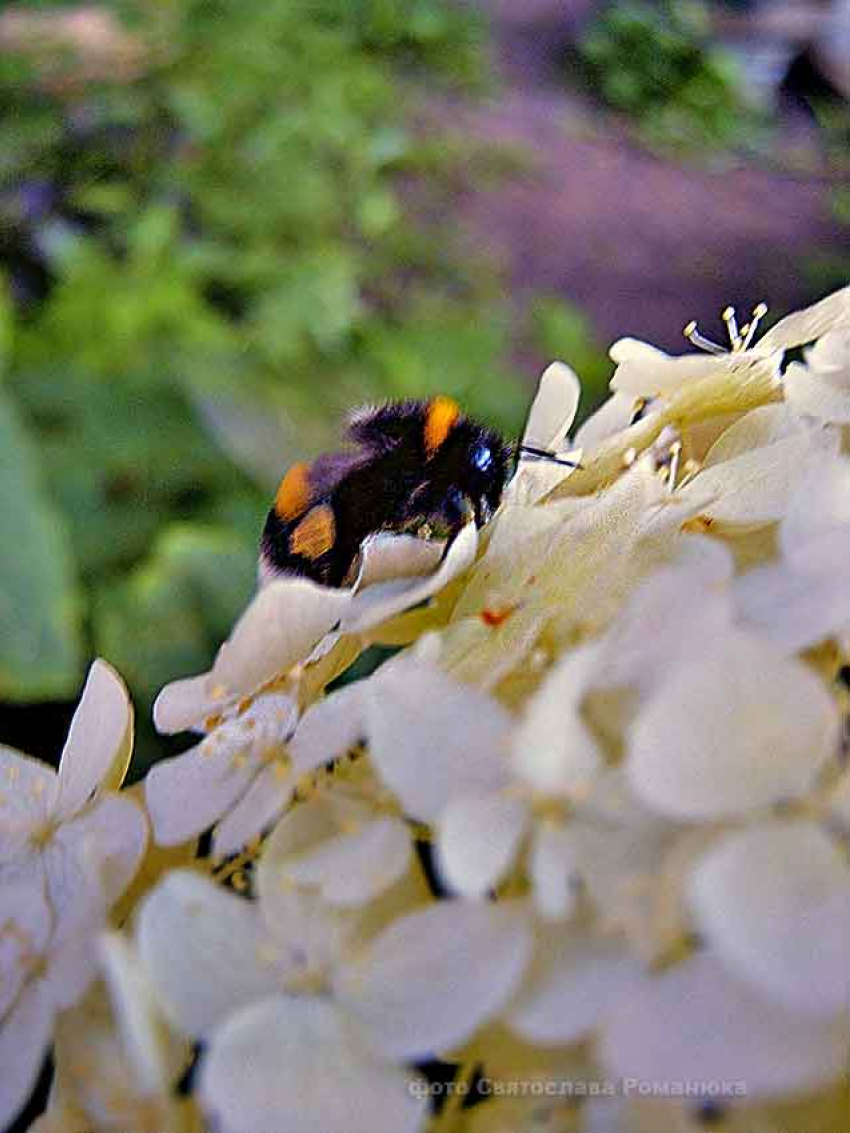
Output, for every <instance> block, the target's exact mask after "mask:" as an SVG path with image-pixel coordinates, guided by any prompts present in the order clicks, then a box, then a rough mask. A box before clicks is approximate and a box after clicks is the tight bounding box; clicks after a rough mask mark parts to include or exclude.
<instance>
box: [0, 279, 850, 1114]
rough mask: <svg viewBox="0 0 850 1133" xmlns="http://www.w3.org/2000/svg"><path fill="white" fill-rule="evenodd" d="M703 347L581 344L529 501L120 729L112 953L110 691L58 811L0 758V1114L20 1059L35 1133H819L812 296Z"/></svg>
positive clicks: (837, 710) (75, 747)
mask: <svg viewBox="0 0 850 1133" xmlns="http://www.w3.org/2000/svg"><path fill="white" fill-rule="evenodd" d="M724 318H725V321H726V323H727V327H728V330H729V338H730V344H729V345H730V347H731V349H729V350H723V349H721V348H719V347H717V346H714V344H711V343H708V342H707V340H705V339H703V338H702V336H701V335H700V334H699V333H698V332H697V331H696V329H695V328H694V327H691V328H689V335H690V338H691V341H692V343H693V344H694V345H696V346H700V347H702V348H704V349H705V350H706V351H707V352H706V353H704V354H703V355H695V354H687V355H684V356H682V357H679V358H674V357H671V356H668V355H663V354H662V353H661V352H660V351H657V350H655V349H654V348H653V347H650V346H647V345H646V344H643V343H639V342H636V341H634V340H621V341H620V342H619V343H617V344H615V346H614V347H613V348H612V354H613V357H614V359H615V361H616V362H617V369H616V372H615V375H614V379H613V390H614V392H613V395H612V397H611V398H610V399H609V400H608V402H606V403H605V404H604V405H603V406H602V407H601V408H600V409H599V410H598V411H597V412H596V413H595V414H594V415H593V416H591V417H590V418H589V419H588V420H587V421H586V422H584V423H583V424H582V426H581V427H580V428H579V430H578V431H577V432H576V433H575V435H574V437H573V439H572V441H570V440H569V439H568V435H569V433H570V430H572V429H573V425H574V420H575V416H576V410H577V407H578V403H579V383H578V380H577V378H576V376H575V375H574V374H573V373H572V371H571V370H570V369H569V367H567V366H566V365H564V364H561V363H556V364H554V365H553V366H551V367H550V368H549V369H548V370H547V371H546V372H545V374H544V375H543V378H542V379H541V384H540V389H539V391H538V395H537V398H536V399H535V402H534V404H533V406H532V410H531V413H530V415H529V420H528V423H527V425H526V429H525V433H524V438H523V443H524V444H525V445H526V446H528V449H530V450H534V449H546V450H548V451H551V452H554V453H555V454H556V455H557V456H559V458H560V459H561V460H562V461H564V463H557V462H544V461H541V460H539V459H535V458H534V453H533V452H528V453H526V454H525V456H524V457H523V459H521V460H520V462H519V465H518V470H517V474H516V476H515V478H514V480H513V482H512V483H511V484H510V485H509V487H508V489H507V491H506V493H505V497H504V501H503V504H502V507H501V508H500V510H499V512H498V513H497V514H496V516H495V517H494V519H493V520H492V522H491V523H490V524H488V525H487V527H486V528H485V529H484V530H483V531H482V532H480V533H479V532H477V531H476V529H475V528H474V527H473V526H469V527H467V528H465V529H464V530H463V531H462V532H461V533H460V534H459V535H458V536H457V538H456V539H454V540H453V541H452V542H451V543H450V545H449V546H443V545H434V544H430V543H427V542H425V541H423V540H420V539H413V538H411V537H409V536H387V535H385V534H381V535H379V536H377V537H375V538H374V539H373V540H370V541H369V542H368V543H367V544H366V545H365V546H364V548H363V549H362V555H361V570H360V575H359V577H358V579H357V581H356V583H355V584H354V585H353V586H352V587H351V588H349V589H343V590H330V589H327V588H323V587H318V586H315V585H314V584H313V583H307V582H304V581H303V580H297V579H278V580H275V581H271V582H267V583H265V584H263V585H262V586H261V588H260V590H259V592H258V594H257V596H256V598H255V599H254V600H253V602H252V603H251V605H250V606H249V608H248V609H247V610H246V612H245V614H244V615H243V616H242V618H241V619H240V620H239V622H238V623H237V625H236V626H235V627H234V630H233V633H232V634H231V636H230V638H229V639H228V641H227V642H225V643H224V645H223V646H222V648H221V650H220V652H219V654H218V656H217V658H216V660H215V662H214V664H213V666H212V668H211V670H210V672H209V673H206V674H203V675H201V676H199V677H194V678H189V679H184V680H179V681H176V682H174V683H173V684H172V685H169V686H167V687H166V689H164V690H163V692H162V694H161V696H160V698H159V699H158V701H157V705H156V711H155V718H156V722H157V725H158V726H159V727H160V729H161V730H163V731H187V730H188V731H194V732H196V733H198V738H197V742H196V744H195V746H193V747H191V748H190V749H189V750H188V751H187V752H184V753H183V754H182V755H180V756H177V757H175V758H173V759H170V760H165V761H163V762H162V763H160V764H159V765H157V766H156V767H155V768H153V769H152V770H151V771H150V772H149V774H148V776H147V781H146V784H145V788H144V799H145V803H146V806H147V809H148V812H149V815H150V819H151V823H152V826H153V830H154V834H155V837H156V841H157V845H156V846H154V847H153V848H152V849H151V850H150V851H149V856H148V858H147V859H146V862H145V868H144V869H143V870H142V871H141V872H140V878H139V880H138V881H137V882H136V884H135V885H134V886H133V888H132V889H131V890H130V891H129V893H128V894H127V895H126V896H125V898H124V901H123V902H122V904H121V908H122V909H124V910H129V909H132V919H131V921H130V922H129V923H128V925H127V928H126V932H125V933H124V934H123V935H118V936H116V935H115V934H114V933H112V934H110V935H107V936H106V937H103V936H102V930H103V929H104V927H110V926H109V919H108V918H109V910H110V907H111V906H112V905H113V903H114V902H115V900H116V898H117V897H118V896H119V895H120V893H121V891H122V890H123V889H124V888H125V887H126V885H127V882H128V881H129V879H130V876H131V874H132V872H133V870H134V869H135V867H136V865H137V864H138V861H139V858H140V857H141V855H142V852H143V849H144V821H143V819H142V816H141V814H140V812H139V809H138V806H137V805H136V803H135V802H134V801H130V799H129V798H128V797H127V795H126V794H125V795H123V796H122V795H116V794H115V790H116V788H117V787H118V786H119V784H120V779H121V776H122V774H123V770H124V767H125V764H126V757H127V753H128V750H129V749H128V740H127V736H128V734H129V707H128V705H127V702H126V696H125V695H124V693H123V689H122V687H121V686H120V682H119V681H118V678H117V677H116V676H115V675H114V674H112V673H111V671H110V670H108V668H107V667H106V666H104V665H102V664H100V665H98V666H96V667H95V668H94V669H93V670H92V674H91V676H90V680H89V685H88V686H87V689H86V693H85V695H84V698H83V702H82V704H81V706H80V709H79V712H78V716H77V718H75V722H74V726H73V727H72V733H71V737H70V738H69V742H68V745H67V747H66V752H65V753H64V755H63V758H62V763H61V765H60V770H59V772H58V774H55V773H53V772H52V771H49V770H48V769H46V768H42V767H41V765H39V764H37V763H35V761H31V760H28V759H26V757H23V756H20V755H18V753H12V752H8V751H6V750H0V774H3V773H4V772H3V768H4V767H5V768H6V772H5V773H6V779H7V782H6V783H4V785H3V789H2V804H0V823H2V825H0V879H2V880H3V881H4V883H5V886H4V890H3V893H2V895H0V906H2V911H1V912H0V975H2V977H3V979H2V981H0V1012H2V1014H0V1021H2V1023H1V1024H0V1054H2V1058H0V1064H2V1066H3V1068H4V1074H5V1075H7V1077H4V1078H3V1080H2V1081H3V1091H2V1098H3V1106H4V1107H5V1108H3V1109H2V1111H0V1117H5V1118H7V1119H8V1120H11V1118H12V1117H13V1116H14V1113H15V1112H16V1111H17V1109H18V1108H19V1107H20V1105H21V1104H22V1103H23V1102H24V1101H25V1099H26V1095H27V1092H28V1091H29V1089H30V1087H31V1084H32V1081H33V1079H34V1076H35V1074H36V1073H37V1071H38V1067H39V1065H40V1063H41V1060H42V1058H43V1055H44V1054H45V1052H46V1051H47V1049H48V1047H49V1045H50V1044H51V1041H52V1042H53V1043H54V1058H55V1065H56V1075H55V1081H54V1087H53V1093H52V1097H51V1104H50V1106H49V1109H48V1111H47V1113H46V1114H45V1115H44V1117H43V1118H42V1119H41V1121H40V1123H39V1124H38V1125H37V1126H36V1129H37V1131H38V1133H82V1131H83V1130H85V1131H86V1133H101V1131H103V1133H115V1130H116V1128H120V1129H121V1130H122V1133H130V1131H132V1133H150V1130H152V1129H156V1130H157V1131H158V1133H159V1131H160V1130H163V1131H164V1130H168V1131H169V1133H171V1131H172V1130H173V1131H175V1133H176V1131H178V1130H179V1131H180V1133H184V1130H192V1133H201V1131H203V1133H207V1131H209V1133H212V1131H213V1130H215V1131H216V1133H244V1131H246V1130H250V1131H251V1133H297V1131H299V1130H303V1131H304V1133H319V1131H322V1133H325V1131H326V1130H328V1129H345V1130H347V1131H349V1133H357V1131H358V1130H361V1129H362V1130H364V1131H365V1130H369V1133H373V1131H374V1130H378V1131H380V1130H382V1129H386V1130H387V1133H399V1131H403V1130H410V1131H411V1133H413V1131H420V1130H421V1131H423V1133H426V1131H427V1133H460V1130H462V1129H468V1130H470V1133H517V1131H518V1130H521V1131H522V1133H564V1130H570V1133H572V1131H576V1133H646V1131H647V1130H651V1131H652V1133H696V1131H697V1130H698V1129H699V1128H702V1127H704V1119H708V1118H710V1119H712V1120H716V1121H720V1120H722V1121H723V1122H724V1124H723V1126H722V1127H723V1128H727V1127H728V1128H729V1129H730V1130H741V1131H742V1130H746V1131H747V1133H751V1131H753V1130H756V1129H758V1130H760V1131H761V1130H764V1131H765V1133H788V1131H789V1130H791V1129H798V1130H800V1131H801V1133H803V1131H805V1133H810V1131H812V1130H815V1129H821V1128H823V1129H827V1128H829V1129H839V1128H844V1127H845V1126H847V1125H848V1124H850V1095H848V1093H847V1090H846V1085H844V1086H842V1080H843V1075H844V1073H845V1071H846V1051H847V1047H848V1040H850V1026H849V1025H848V1015H847V1006H848V1000H850V985H848V974H847V973H848V970H850V969H848V967H847V964H846V959H845V951H846V939H847V936H848V934H849V933H850V920H848V917H849V916H850V913H848V910H850V866H849V865H848V860H847V853H846V849H847V837H848V833H850V774H848V769H847V760H846V756H847V750H848V747H850V743H848V735H850V727H848V719H850V688H848V685H849V684H850V682H848V681H847V671H848V665H850V655H848V647H850V604H848V598H847V586H846V581H845V575H846V562H847V559H848V552H850V502H848V501H850V474H849V473H848V468H850V461H848V457H847V443H848V441H847V425H848V423H850V421H848V412H847V390H848V372H850V371H848V360H847V359H848V355H847V350H848V341H850V339H848V334H850V288H845V289H843V290H842V291H839V292H837V293H836V294H834V295H832V296H828V297H827V298H826V299H824V300H822V301H821V302H820V303H817V304H815V305H814V306H813V307H810V308H808V309H806V310H804V311H802V312H799V313H797V314H795V315H791V316H788V317H787V318H786V319H782V320H780V321H779V322H778V323H777V324H776V325H775V326H774V327H773V329H772V330H769V331H768V332H767V333H766V334H765V335H763V336H761V337H760V338H759V337H758V334H757V324H758V321H759V319H760V318H761V312H760V311H759V310H757V311H756V312H754V316H753V318H752V319H751V321H750V323H749V325H748V326H746V327H741V328H740V329H739V328H738V326H737V323H736V321H735V318H734V314H733V313H732V312H726V313H725V315H724ZM794 346H802V347H806V349H805V350H804V352H803V359H804V361H802V362H799V361H790V362H788V360H787V358H786V351H787V350H788V349H789V348H791V347H794ZM375 641H379V642H384V643H389V644H393V645H396V646H406V648H404V649H403V650H402V652H400V653H399V655H398V656H395V657H393V658H391V659H390V660H389V661H387V662H385V663H384V664H383V665H382V666H381V667H380V668H379V669H378V670H377V671H376V672H374V673H373V674H372V675H371V676H369V677H367V678H365V679H360V680H356V681H353V682H351V683H348V684H346V685H344V687H341V688H338V689H336V691H333V692H330V693H326V691H325V690H326V688H327V686H328V685H329V684H331V682H333V681H334V680H335V679H336V678H337V677H339V676H341V675H342V674H344V673H345V671H346V670H347V669H348V667H349V666H350V665H351V664H352V663H353V661H354V660H355V659H356V658H357V657H358V655H359V654H360V652H361V651H362V650H363V648H364V647H365V646H366V645H368V644H369V643H371V642H375ZM95 705H98V706H99V707H98V708H97V710H96V711H95V709H94V706H95ZM82 753H86V754H82ZM208 829H212V831H213V835H212V856H211V857H205V856H203V854H202V856H200V857H195V859H194V861H193V860H192V859H193V857H194V855H195V853H196V847H195V844H194V841H193V840H194V839H195V836H196V835H198V834H199V833H201V832H202V831H205V830H208ZM227 857H230V860H227V861H224V860H223V859H224V858H227ZM113 919H114V914H113ZM111 927H113V928H114V925H113V926H111ZM98 968H99V969H100V976H101V979H100V981H99V982H97V981H95V977H96V975H97V972H98ZM93 981H95V982H93ZM87 989H88V991H87ZM194 1044H198V1045H197V1046H196V1048H195V1049H196V1050H197V1057H198V1064H197V1066H196V1068H195V1070H194V1073H193V1074H192V1075H191V1078H190V1079H189V1080H188V1081H189V1082H190V1085H189V1088H188V1096H187V1097H185V1098H182V1097H180V1098H178V1097H177V1096H175V1092H174V1083H175V1082H176V1081H177V1079H178V1077H179V1076H180V1075H181V1074H182V1073H183V1072H184V1070H185V1068H186V1067H187V1065H188V1061H187V1060H188V1059H189V1057H190V1054H189V1052H190V1051H191V1049H192V1047H193V1045H194ZM435 1057H439V1058H441V1059H443V1060H445V1061H447V1062H449V1063H450V1064H451V1066H454V1067H456V1068H457V1070H456V1078H455V1080H454V1081H453V1082H452V1081H450V1078H451V1075H452V1074H453V1073H454V1070H453V1069H452V1068H451V1066H449V1067H447V1068H446V1069H445V1071H444V1081H442V1082H436V1083H434V1082H432V1083H430V1084H429V1082H428V1081H426V1079H425V1078H424V1077H423V1076H422V1074H421V1073H420V1072H419V1071H418V1070H417V1068H416V1063H417V1062H419V1061H421V1060H424V1059H433V1058H435ZM9 1075H11V1077H8V1076H9ZM119 1077H120V1078H121V1086H120V1088H115V1089H112V1088H110V1087H111V1083H112V1079H116V1080H117V1078H119ZM107 1079H108V1080H109V1081H108V1082H107ZM7 1080H8V1081H9V1082H11V1085H10V1086H7V1085H6V1082H7ZM724 1084H725V1085H730V1084H731V1085H732V1086H733V1087H735V1089H734V1090H733V1092H732V1094H731V1095H728V1096H727V1095H726V1094H721V1095H718V1093H717V1090H718V1089H720V1088H721V1087H723V1086H724ZM450 1086H451V1087H453V1089H452V1091H451V1092H450V1091H449V1087H450ZM565 1086H568V1087H570V1090H565V1089H564V1088H563V1087H565ZM497 1087H499V1088H502V1087H504V1091H503V1092H502V1093H499V1091H498V1090H497ZM508 1088H510V1089H511V1090H512V1091H513V1092H511V1093H507V1092H505V1091H507V1090H508ZM440 1091H442V1095H441V1098H440V1103H439V1104H436V1103H434V1104H431V1103H430V1102H429V1098H431V1097H434V1096H435V1095H436V1094H439V1093H440ZM718 1097H719V1100H716V1099H718ZM706 1099H708V1101H706ZM467 1101H469V1102H474V1103H475V1104H469V1105H466V1104H465V1102H467Z"/></svg>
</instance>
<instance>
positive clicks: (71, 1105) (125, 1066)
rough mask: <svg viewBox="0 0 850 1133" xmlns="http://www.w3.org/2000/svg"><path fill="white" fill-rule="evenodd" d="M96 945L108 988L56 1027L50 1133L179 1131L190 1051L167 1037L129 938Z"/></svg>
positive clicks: (101, 987) (94, 992)
mask: <svg viewBox="0 0 850 1133" xmlns="http://www.w3.org/2000/svg"><path fill="white" fill-rule="evenodd" d="M98 943H99V945H100V948H99V953H100V959H101V974H102V976H103V983H99V984H96V985H95V986H94V987H93V988H92V989H91V990H90V992H89V994H88V995H87V996H86V998H85V999H84V1000H83V1001H82V1003H80V1004H78V1005H77V1006H76V1007H74V1008H72V1009H71V1010H69V1011H65V1012H64V1013H63V1014H62V1015H61V1016H60V1017H59V1020H58V1022H57V1027H56V1041H55V1046H54V1052H53V1059H54V1064H55V1077H54V1083H53V1088H52V1090H51V1098H50V1107H49V1109H48V1111H47V1114H46V1115H45V1117H44V1118H43V1125H44V1129H45V1133H47V1130H51V1129H56V1130H67V1133H75V1131H79V1130H86V1129H90V1128H95V1129H104V1130H117V1129H120V1130H121V1131H122V1133H148V1131H149V1130H152V1129H157V1130H159V1129H163V1130H167V1129H172V1128H180V1127H181V1126H182V1123H181V1120H180V1117H179V1116H178V1107H179V1106H180V1105H181V1102H180V1101H179V1099H178V1098H177V1097H176V1095H175V1093H174V1087H175V1084H176V1082H177V1080H178V1079H179V1077H180V1076H181V1074H182V1073H183V1072H184V1070H185V1069H186V1067H187V1065H188V1063H189V1058H190V1054H191V1050H190V1046H189V1044H188V1043H187V1042H186V1041H185V1040H184V1041H177V1040H176V1038H175V1036H174V1035H173V1034H172V1033H171V1032H169V1031H168V1029H167V1027H166V1026H165V1023H164V1020H163V1018H162V1016H161V1015H160V1014H159V1011H158V1009H157V1006H156V1002H155V1000H154V997H153V990H152V988H151V987H150V984H149V983H148V981H147V979H146V977H145V973H144V970H143V969H142V967H141V965H140V963H139V960H138V958H137V956H136V955H135V953H134V950H133V948H132V946H131V945H130V944H129V943H128V942H127V941H126V940H125V939H124V937H122V936H120V935H119V934H117V933H106V934H104V935H103V936H102V937H101V939H100V941H99V942H98ZM183 1104H185V1103H183Z"/></svg>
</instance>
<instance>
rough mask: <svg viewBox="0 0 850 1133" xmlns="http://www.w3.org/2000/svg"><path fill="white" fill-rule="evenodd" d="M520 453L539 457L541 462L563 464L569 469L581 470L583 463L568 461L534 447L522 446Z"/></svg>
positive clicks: (546, 450)
mask: <svg viewBox="0 0 850 1133" xmlns="http://www.w3.org/2000/svg"><path fill="white" fill-rule="evenodd" d="M519 451H520V452H527V453H528V454H529V455H530V456H536V457H539V458H540V460H549V461H551V462H552V464H563V465H565V466H566V467H567V468H581V467H582V463H581V461H579V460H567V459H566V457H563V456H558V455H557V453H554V452H549V450H548V449H545V448H535V447H534V445H520V446H519Z"/></svg>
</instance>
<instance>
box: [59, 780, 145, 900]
mask: <svg viewBox="0 0 850 1133" xmlns="http://www.w3.org/2000/svg"><path fill="white" fill-rule="evenodd" d="M53 842H54V845H53V847H52V852H51V853H50V854H49V855H47V857H46V861H45V869H46V874H47V885H48V891H49V892H56V889H57V885H58V886H61V885H64V884H65V883H67V874H68V872H69V871H70V870H72V869H78V870H79V871H80V885H81V888H82V887H83V886H85V885H88V886H91V887H93V888H94V890H95V892H96V893H97V896H98V899H102V900H103V902H104V904H105V907H106V908H110V907H111V906H112V905H114V903H115V902H116V901H117V900H118V898H119V897H120V896H121V894H122V893H123V892H124V891H125V890H126V889H127V887H128V885H129V884H130V882H131V881H132V880H133V878H134V877H135V876H136V871H137V870H138V868H139V866H140V865H141V862H142V858H143V857H144V853H145V849H146V847H147V842H148V824H147V821H146V820H145V816H144V812H143V811H142V808H141V807H140V806H139V805H138V804H137V803H136V802H135V800H133V799H131V798H128V797H127V796H126V795H119V794H117V793H114V792H112V791H110V792H108V793H105V794H104V795H102V796H100V797H99V798H98V799H97V800H96V801H95V803H94V804H93V805H92V806H90V807H88V808H87V809H86V810H85V811H83V813H82V814H80V815H78V816H77V817H76V818H74V819H72V820H71V821H70V822H66V823H64V824H63V825H62V826H61V827H60V828H59V830H58V831H57V832H56V835H55V836H54V839H53ZM57 870H59V871H61V873H62V875H63V876H62V877H61V878H56V877H55V872H56V871H57Z"/></svg>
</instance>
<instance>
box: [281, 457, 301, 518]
mask: <svg viewBox="0 0 850 1133" xmlns="http://www.w3.org/2000/svg"><path fill="white" fill-rule="evenodd" d="M309 471H310V466H309V464H305V463H304V462H303V461H301V462H300V463H298V464H293V465H292V467H291V468H290V469H289V471H288V472H287V473H286V475H285V476H284V478H283V479H282V480H281V482H280V486H279V487H278V490H277V495H276V496H275V498H274V510H275V511H276V512H277V514H278V515H279V516H280V518H281V519H285V520H290V521H291V520H293V519H297V518H298V516H299V515H302V514H303V513H304V512H305V511H306V510H307V508H308V507H309V506H310V479H309Z"/></svg>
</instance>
